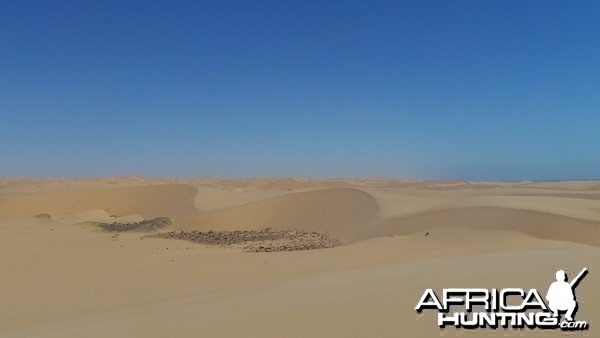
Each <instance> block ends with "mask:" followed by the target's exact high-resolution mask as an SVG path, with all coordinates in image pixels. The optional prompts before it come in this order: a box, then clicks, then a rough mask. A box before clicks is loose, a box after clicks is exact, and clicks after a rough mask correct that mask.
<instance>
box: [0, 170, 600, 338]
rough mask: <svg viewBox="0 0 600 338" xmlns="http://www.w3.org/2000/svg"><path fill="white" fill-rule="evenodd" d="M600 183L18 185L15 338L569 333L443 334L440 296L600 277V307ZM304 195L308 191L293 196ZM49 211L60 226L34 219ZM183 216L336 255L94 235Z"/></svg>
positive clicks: (2, 326) (7, 210)
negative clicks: (334, 243)
mask: <svg viewBox="0 0 600 338" xmlns="http://www.w3.org/2000/svg"><path fill="white" fill-rule="evenodd" d="M598 186H600V182H597V181H575V182H468V181H462V180H447V181H408V180H390V179H367V178H360V179H344V180H322V181H321V180H316V179H263V178H258V179H247V180H246V179H218V178H196V179H144V178H139V177H135V178H102V179H89V180H74V179H48V180H32V179H25V178H10V179H0V267H2V281H1V282H0V336H1V337H82V336H84V337H114V336H123V337H165V336H177V337H196V336H210V337H240V336H244V337H282V336H285V337H307V336H309V337H349V336H350V337H399V336H400V337H402V336H411V337H439V336H446V335H451V336H455V335H457V336H469V337H482V336H523V335H533V336H563V335H564V334H563V332H561V331H556V330H536V331H529V330H527V329H526V330H524V331H519V330H497V331H493V330H475V331H465V330H454V329H446V330H440V329H439V328H437V326H435V320H434V319H435V318H434V316H433V315H432V314H428V313H425V314H422V315H419V314H417V313H416V312H415V311H414V306H415V304H416V301H417V300H418V297H419V296H420V295H421V293H422V291H423V289H424V288H426V287H432V288H443V287H486V288H488V287H489V288H491V287H500V288H501V287H523V288H530V287H535V288H538V289H539V290H545V288H547V287H548V284H549V282H551V281H552V279H553V276H554V272H555V271H556V270H557V269H566V270H567V271H568V272H569V273H570V274H571V275H572V273H574V272H575V271H578V270H579V269H580V268H581V267H583V266H587V267H588V268H589V269H590V271H591V273H590V275H589V276H588V277H586V279H585V281H584V282H582V283H581V285H580V286H579V287H578V288H577V297H578V300H580V310H579V312H578V314H577V317H578V318H581V319H585V320H589V321H591V322H592V326H591V327H590V330H589V331H585V332H582V333H581V334H582V335H583V336H589V337H594V336H597V335H598V334H597V333H596V328H595V326H594V325H593V321H594V320H595V318H598V316H599V315H600V306H599V305H598V304H597V303H596V302H594V300H595V299H597V298H598V295H599V294H600V289H599V288H598V285H599V284H598V283H597V281H596V280H595V277H594V276H595V274H596V271H600V270H597V269H600V266H598V262H600V249H599V247H600V216H599V215H600V206H599V203H600V201H599V200H598V198H597V196H596V195H597V192H595V190H594V189H596V187H598ZM288 189H291V190H288ZM41 213H47V214H49V215H48V216H49V217H46V216H44V215H42V216H40V217H37V218H34V217H33V216H34V215H38V214H41ZM154 217H170V218H173V221H174V223H173V224H172V225H171V226H170V227H169V228H168V229H167V230H169V231H172V230H178V229H185V230H209V229H214V230H258V229H263V228H265V227H272V228H276V229H282V230H283V229H286V230H287V229H301V230H306V231H317V232H321V233H328V234H330V235H331V236H332V237H335V238H338V239H341V240H343V241H344V244H343V245H342V246H338V247H335V248H329V249H320V250H310V251H291V252H268V253H247V252H242V251H240V250H239V249H232V248H222V247H211V246H209V245H206V244H197V243H191V242H188V241H179V240H173V239H162V238H147V237H141V236H142V234H140V233H128V232H119V233H118V234H116V233H107V232H103V231H100V230H99V229H97V228H90V227H84V226H76V225H74V224H78V225H79V224H81V223H82V222H86V221H95V222H111V221H114V222H120V223H127V222H134V223H136V222H141V221H142V220H144V219H149V218H154Z"/></svg>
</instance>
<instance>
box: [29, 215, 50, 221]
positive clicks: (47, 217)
mask: <svg viewBox="0 0 600 338" xmlns="http://www.w3.org/2000/svg"><path fill="white" fill-rule="evenodd" d="M33 218H36V219H39V220H43V221H51V220H52V216H50V215H49V214H37V215H35V216H33Z"/></svg>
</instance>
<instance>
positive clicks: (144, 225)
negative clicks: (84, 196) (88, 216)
mask: <svg viewBox="0 0 600 338" xmlns="http://www.w3.org/2000/svg"><path fill="white" fill-rule="evenodd" d="M172 222H173V221H172V220H171V219H170V218H168V217H156V218H153V219H148V220H143V221H141V222H133V223H104V222H85V224H89V225H93V226H97V227H99V228H100V229H102V230H104V231H111V232H123V231H137V232H150V231H157V230H161V229H164V228H166V227H167V226H169V225H171V223H172Z"/></svg>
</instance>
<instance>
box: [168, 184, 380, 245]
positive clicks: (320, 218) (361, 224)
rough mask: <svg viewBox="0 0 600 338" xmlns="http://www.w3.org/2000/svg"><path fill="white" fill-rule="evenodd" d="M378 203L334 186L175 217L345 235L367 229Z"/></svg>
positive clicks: (185, 224)
mask: <svg viewBox="0 0 600 338" xmlns="http://www.w3.org/2000/svg"><path fill="white" fill-rule="evenodd" d="M378 213H379V204H378V203H377V201H376V200H375V198H373V196H371V195H369V194H368V193H366V192H364V191H361V190H357V189H352V188H333V189H325V190H318V191H308V192H299V193H290V194H286V195H283V196H278V197H275V198H270V199H265V200H260V201H256V202H252V203H248V204H244V205H240V206H236V207H232V208H228V209H224V210H218V211H213V212H205V213H200V214H197V213H196V214H195V215H193V216H192V217H189V216H185V217H183V218H182V219H181V222H179V220H176V221H177V222H176V223H177V224H176V226H175V227H176V228H180V229H183V230H194V229H195V230H206V229H219V230H238V229H239V230H257V229H262V228H265V227H271V228H274V229H300V230H305V231H318V232H327V233H329V234H330V235H332V236H335V237H337V238H339V239H346V238H349V237H352V236H354V235H355V234H356V233H360V232H364V231H366V230H367V229H368V226H369V225H370V224H371V223H372V222H374V221H375V220H376V219H377V215H378Z"/></svg>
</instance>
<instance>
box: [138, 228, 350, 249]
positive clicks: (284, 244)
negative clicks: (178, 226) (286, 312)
mask: <svg viewBox="0 0 600 338" xmlns="http://www.w3.org/2000/svg"><path fill="white" fill-rule="evenodd" d="M147 237H154V238H169V239H180V240H186V241H190V242H193V243H199V244H209V245H215V246H221V247H231V246H232V245H234V246H236V245H237V246H240V247H241V248H242V250H244V251H248V252H273V251H298V250H313V249H324V248H332V247H335V246H338V245H340V244H341V242H340V241H339V240H337V239H334V238H331V237H329V235H327V234H321V233H317V232H305V231H299V230H274V229H271V228H265V229H262V230H259V231H242V230H236V231H213V230H209V231H207V232H202V231H195V230H194V231H190V232H184V231H178V232H176V231H171V232H164V233H159V234H155V235H150V236H147Z"/></svg>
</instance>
